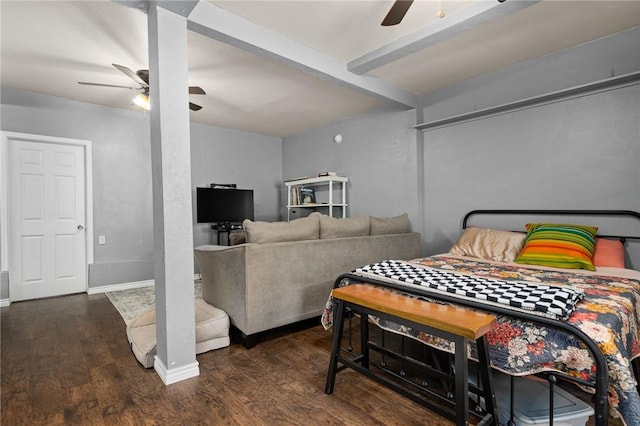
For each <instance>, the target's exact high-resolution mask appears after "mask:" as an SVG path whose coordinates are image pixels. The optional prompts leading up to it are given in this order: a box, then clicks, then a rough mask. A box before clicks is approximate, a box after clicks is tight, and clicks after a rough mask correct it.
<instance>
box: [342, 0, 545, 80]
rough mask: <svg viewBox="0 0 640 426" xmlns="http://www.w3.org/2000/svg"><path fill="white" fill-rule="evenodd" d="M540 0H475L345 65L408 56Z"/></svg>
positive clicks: (368, 65)
mask: <svg viewBox="0 0 640 426" xmlns="http://www.w3.org/2000/svg"><path fill="white" fill-rule="evenodd" d="M538 1H540V0H522V1H513V0H511V1H506V2H504V3H503V2H499V1H497V0H496V1H478V2H475V3H474V4H473V5H471V6H469V7H468V8H466V9H463V10H461V11H460V12H459V13H456V14H455V15H451V16H450V17H449V16H447V19H441V20H439V21H438V22H437V23H436V24H435V25H432V26H430V27H428V28H425V29H424V30H421V31H418V32H415V33H413V34H409V35H407V36H405V37H402V38H400V39H398V40H397V41H395V42H393V43H389V44H388V45H386V46H383V47H381V48H379V49H376V50H373V51H371V52H369V53H367V54H365V55H363V56H361V57H359V58H357V59H354V60H352V61H350V62H349V63H348V64H347V69H348V70H349V71H350V72H352V73H354V74H358V75H361V74H364V73H366V72H369V71H371V70H373V69H376V68H379V67H381V66H383V65H386V64H388V63H390V62H393V61H396V60H398V59H400V58H403V57H405V56H408V55H410V54H412V53H414V52H417V51H419V50H422V49H425V48H427V47H429V46H433V45H435V44H436V43H439V42H442V41H444V40H447V39H450V38H453V37H454V36H457V35H458V34H461V33H463V32H465V31H468V30H471V29H473V28H476V27H479V26H481V25H483V24H486V23H487V22H489V21H492V20H494V19H497V18H500V17H503V16H507V15H510V14H512V13H514V12H517V11H519V10H522V9H524V8H526V7H529V6H532V5H534V4H535V3H538Z"/></svg>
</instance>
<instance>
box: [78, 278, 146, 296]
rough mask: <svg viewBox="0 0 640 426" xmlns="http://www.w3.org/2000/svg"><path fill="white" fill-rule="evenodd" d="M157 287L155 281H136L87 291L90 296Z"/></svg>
mask: <svg viewBox="0 0 640 426" xmlns="http://www.w3.org/2000/svg"><path fill="white" fill-rule="evenodd" d="M153 285H155V281H154V280H145V281H135V282H132V283H122V284H111V285H101V286H100V287H89V288H88V289H87V293H88V294H100V293H106V292H108V291H119V290H129V289H132V288H140V287H149V286H153Z"/></svg>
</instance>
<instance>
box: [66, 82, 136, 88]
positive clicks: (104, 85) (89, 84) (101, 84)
mask: <svg viewBox="0 0 640 426" xmlns="http://www.w3.org/2000/svg"><path fill="white" fill-rule="evenodd" d="M78 84H83V85H85V86H101V87H118V88H120V89H130V90H138V88H137V87H130V86H120V85H119V84H103V83H89V82H86V81H79V82H78Z"/></svg>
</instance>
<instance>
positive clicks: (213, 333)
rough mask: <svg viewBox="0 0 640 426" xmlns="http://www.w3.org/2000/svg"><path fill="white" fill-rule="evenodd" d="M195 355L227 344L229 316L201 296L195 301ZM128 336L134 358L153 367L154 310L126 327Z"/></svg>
mask: <svg viewBox="0 0 640 426" xmlns="http://www.w3.org/2000/svg"><path fill="white" fill-rule="evenodd" d="M195 316H196V354H201V353H203V352H207V351H210V350H213V349H219V348H223V347H225V346H229V316H228V315H227V314H226V313H225V312H224V311H223V310H222V309H218V308H216V307H214V306H211V305H209V304H208V303H207V302H205V301H204V300H202V299H196V301H195ZM127 339H128V340H129V346H131V350H132V351H133V354H134V355H135V357H136V359H137V360H138V361H139V362H140V364H142V365H143V366H144V367H145V368H151V367H153V361H154V357H155V355H156V310H155V309H150V310H148V311H147V312H145V313H143V314H141V315H140V316H139V317H138V318H136V319H135V320H133V321H132V322H131V323H130V324H129V325H128V326H127Z"/></svg>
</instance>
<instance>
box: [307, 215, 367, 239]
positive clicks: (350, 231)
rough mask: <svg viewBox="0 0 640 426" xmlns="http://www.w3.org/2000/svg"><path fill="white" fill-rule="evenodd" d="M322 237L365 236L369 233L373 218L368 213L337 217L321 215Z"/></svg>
mask: <svg viewBox="0 0 640 426" xmlns="http://www.w3.org/2000/svg"><path fill="white" fill-rule="evenodd" d="M319 218H320V239H326V238H346V237H363V236H367V235H369V229H370V228H371V220H370V218H369V216H368V215H362V216H356V217H350V218H344V219H336V218H334V217H331V216H327V215H324V214H323V215H319Z"/></svg>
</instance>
